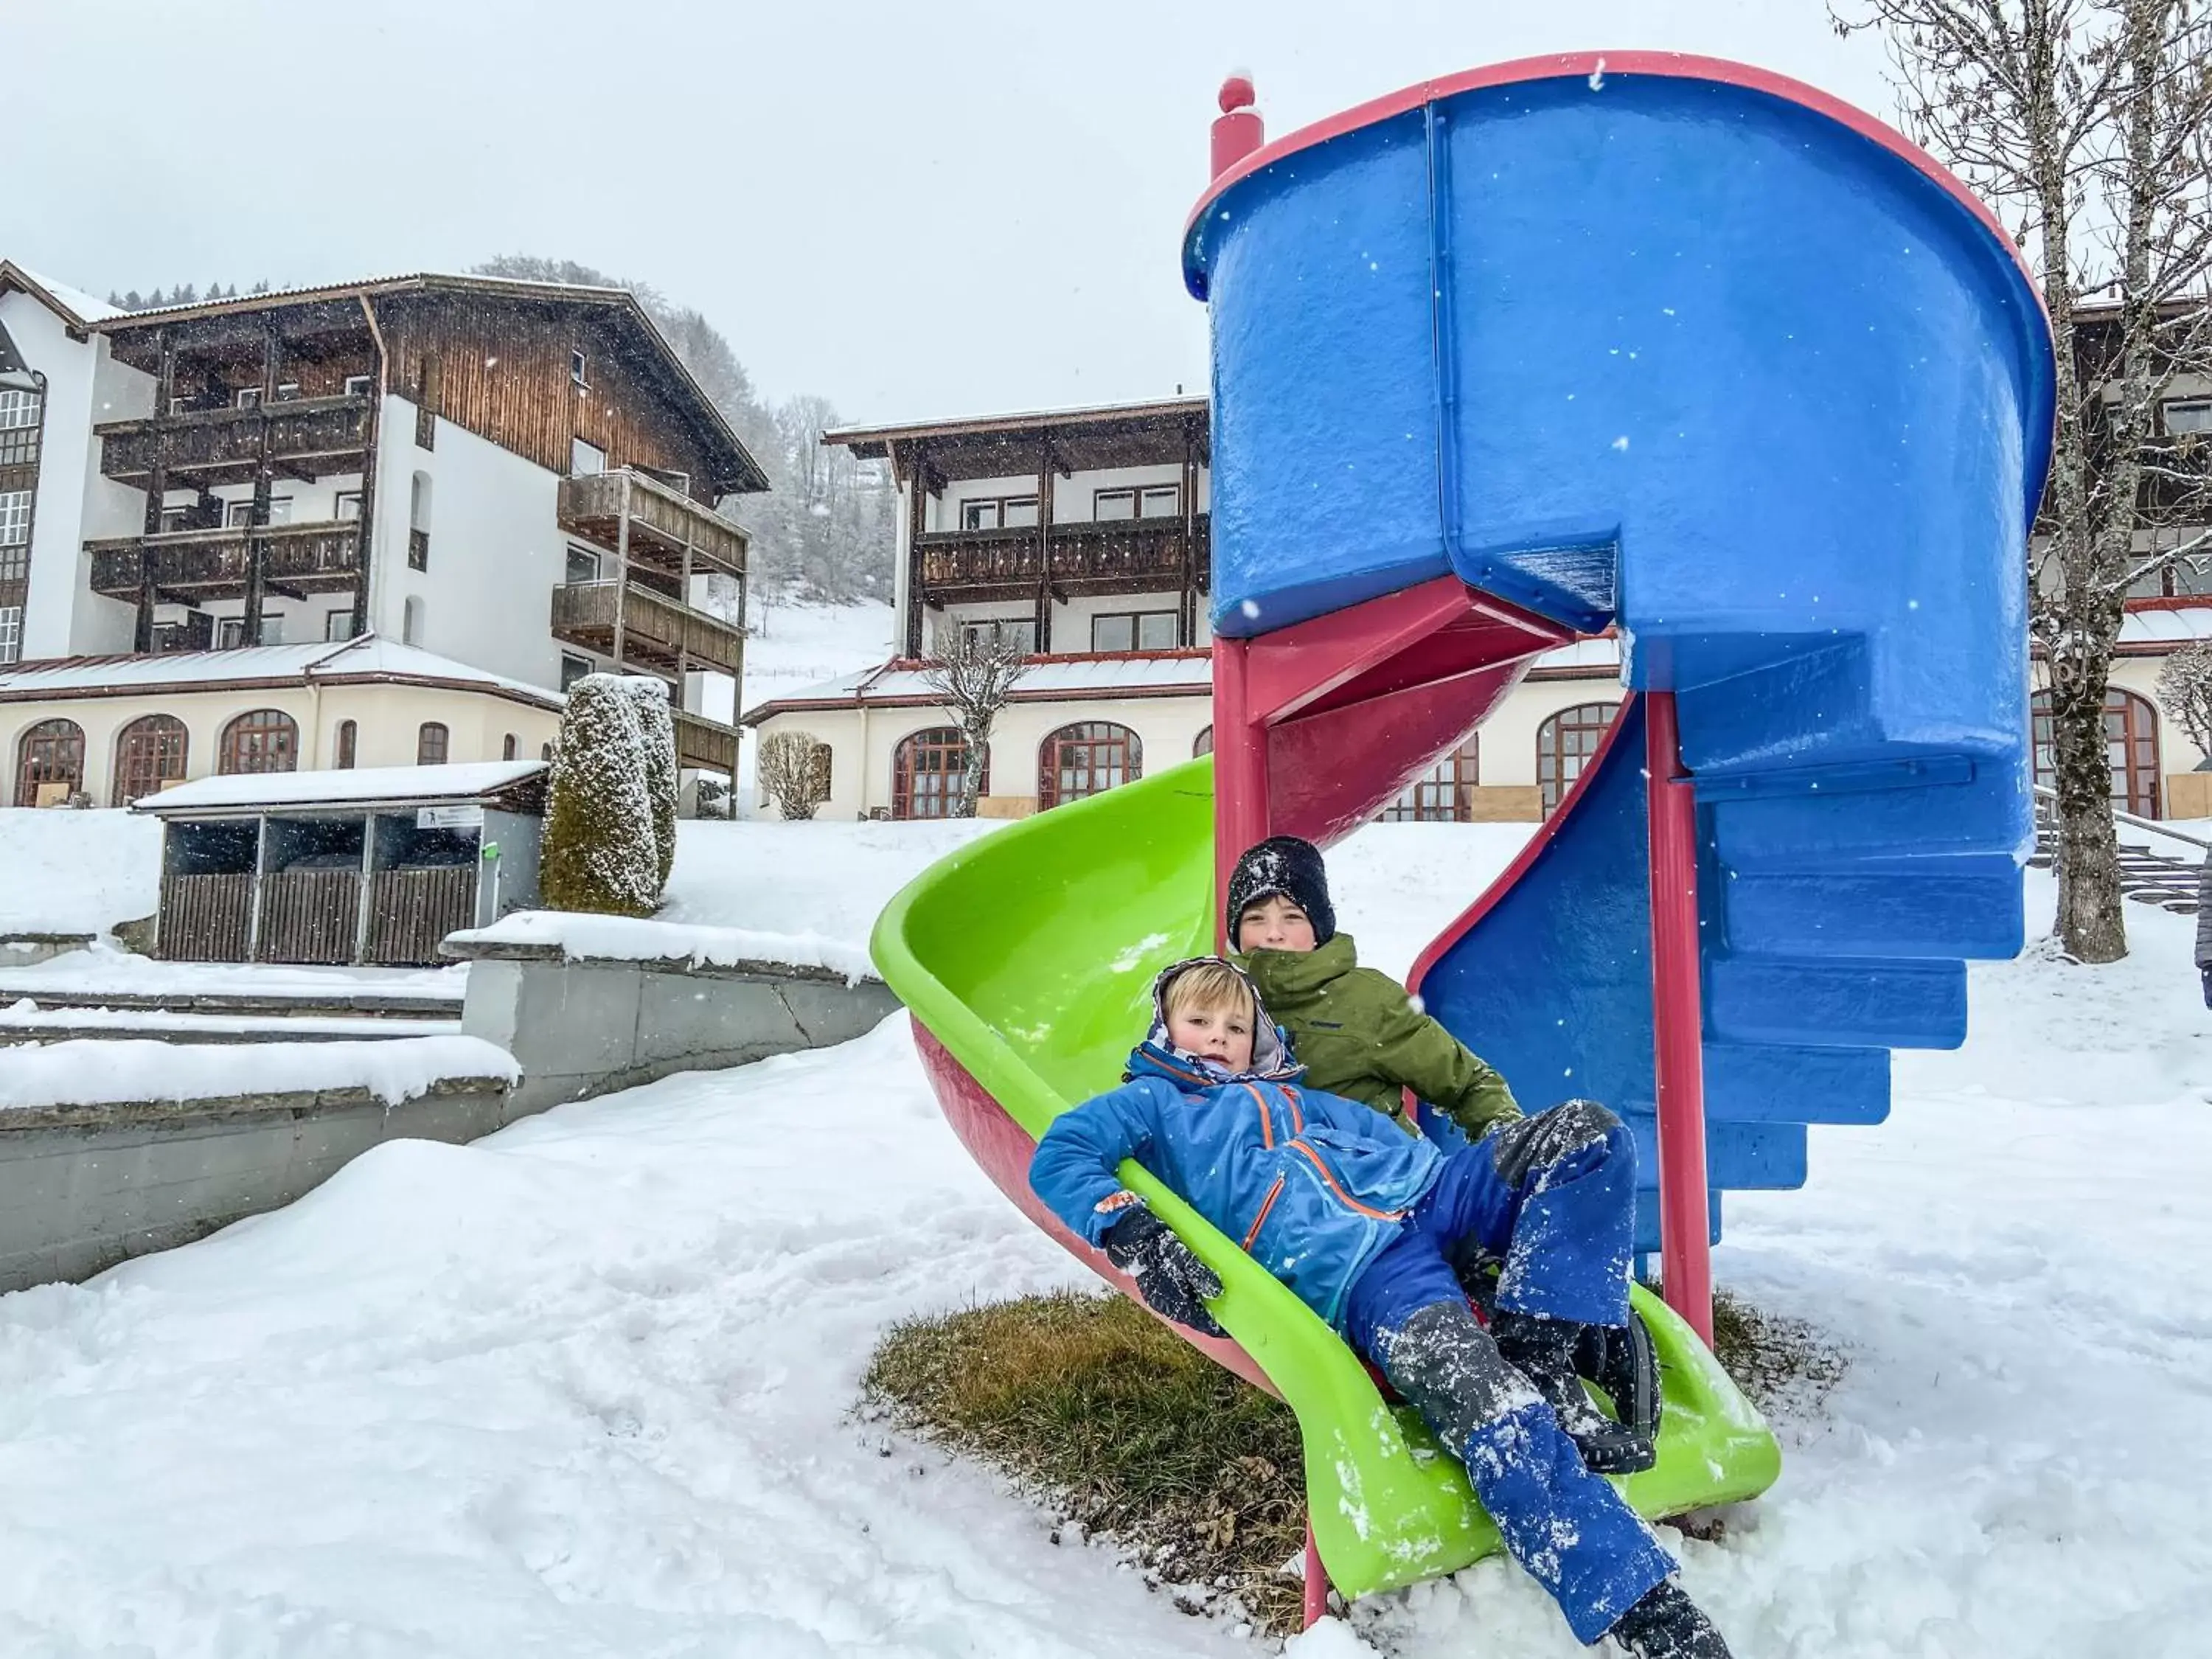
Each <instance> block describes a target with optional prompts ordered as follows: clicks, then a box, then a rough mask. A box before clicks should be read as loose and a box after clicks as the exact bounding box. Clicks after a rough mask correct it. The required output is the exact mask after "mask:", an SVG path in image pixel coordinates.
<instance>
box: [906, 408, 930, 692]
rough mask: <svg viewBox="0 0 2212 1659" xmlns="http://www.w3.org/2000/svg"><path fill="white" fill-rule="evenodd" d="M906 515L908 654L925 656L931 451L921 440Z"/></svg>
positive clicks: (913, 454) (914, 453) (912, 462)
mask: <svg viewBox="0 0 2212 1659" xmlns="http://www.w3.org/2000/svg"><path fill="white" fill-rule="evenodd" d="M907 471H908V481H907V514H906V524H907V532H906V562H907V575H906V654H907V655H908V656H909V657H919V656H920V655H921V606H922V591H921V538H922V526H924V525H926V524H927V522H928V516H927V515H928V502H927V491H928V489H929V450H928V447H927V445H925V444H924V443H923V442H922V441H921V439H919V438H917V439H915V441H914V447H913V448H912V450H911V451H910V452H909V454H908V461H907Z"/></svg>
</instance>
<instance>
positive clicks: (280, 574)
mask: <svg viewBox="0 0 2212 1659" xmlns="http://www.w3.org/2000/svg"><path fill="white" fill-rule="evenodd" d="M252 536H259V537H262V538H265V539H266V541H267V543H268V549H269V551H268V562H267V563H266V564H265V565H264V568H263V575H264V580H266V581H267V582H269V583H270V584H271V585H272V586H277V587H289V588H293V589H295V590H297V591H300V592H323V593H327V592H335V591H337V590H340V589H343V588H349V587H351V586H353V585H354V584H355V583H356V581H358V580H360V575H361V526H360V525H359V524H358V523H357V522H356V521H355V520H350V519H347V520H333V521H331V522H329V523H325V524H276V525H269V526H265V527H264V528H263V529H261V530H258V531H248V530H247V529H246V527H245V526H233V527H232V528H229V529H227V530H184V531H179V532H175V533H174V534H172V535H167V536H132V537H126V538H121V539H119V540H114V541H100V542H87V543H86V544H84V548H85V551H86V552H88V553H89V554H90V555H91V556H92V591H93V592H95V593H101V594H105V595H106V597H108V598H109V599H137V597H138V595H139V592H141V590H142V589H143V586H144V585H145V581H146V577H147V574H148V570H149V566H150V568H151V571H152V574H153V580H154V586H155V588H156V589H157V590H161V591H162V592H174V593H182V594H190V595H192V596H193V597H195V598H198V599H235V598H237V597H238V596H239V595H240V594H242V593H244V592H245V591H246V573H247V569H248V568H249V565H250V563H251V551H250V543H249V538H250V537H252Z"/></svg>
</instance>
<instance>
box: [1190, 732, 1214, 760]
mask: <svg viewBox="0 0 2212 1659" xmlns="http://www.w3.org/2000/svg"><path fill="white" fill-rule="evenodd" d="M1212 752H1213V728H1212V726H1207V727H1206V730H1204V731H1203V732H1200V733H1199V734H1198V736H1197V737H1195V738H1193V739H1192V740H1191V745H1190V757H1191V758H1192V759H1193V760H1196V759H1197V758H1198V757H1200V755H1210V754H1212Z"/></svg>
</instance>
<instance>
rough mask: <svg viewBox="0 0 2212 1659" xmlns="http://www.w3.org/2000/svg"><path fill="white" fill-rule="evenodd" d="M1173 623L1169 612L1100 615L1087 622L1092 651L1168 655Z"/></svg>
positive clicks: (1172, 644) (1171, 647)
mask: <svg viewBox="0 0 2212 1659" xmlns="http://www.w3.org/2000/svg"><path fill="white" fill-rule="evenodd" d="M1176 630H1177V621H1176V613H1175V612H1174V611H1102V612H1101V613H1100V614H1099V615H1097V616H1095V617H1092V618H1091V649H1092V650H1093V651H1172V650H1174V649H1175V648H1176Z"/></svg>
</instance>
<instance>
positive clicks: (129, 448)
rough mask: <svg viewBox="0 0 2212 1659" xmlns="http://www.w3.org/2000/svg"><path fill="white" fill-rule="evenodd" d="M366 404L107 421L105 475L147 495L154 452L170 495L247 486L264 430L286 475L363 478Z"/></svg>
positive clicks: (339, 402)
mask: <svg viewBox="0 0 2212 1659" xmlns="http://www.w3.org/2000/svg"><path fill="white" fill-rule="evenodd" d="M368 409H369V400H368V398H301V399H298V400H296V401H295V402H292V403H283V404H266V405H264V406H263V407H261V408H258V409H204V410H195V411H193V412H192V413H191V414H189V415H174V416H170V417H168V418H167V420H163V421H160V422H155V421H152V420H143V421H109V422H104V423H102V424H101V425H99V426H96V427H94V428H93V430H94V433H96V434H97V435H99V438H100V471H101V472H102V473H103V474H105V475H106V477H110V478H112V479H114V480H115V481H116V482H117V483H127V484H134V485H136V486H137V487H138V488H139V489H145V488H146V487H147V486H148V484H149V482H150V481H151V479H152V477H153V468H154V456H155V448H156V446H160V447H161V451H162V453H164V455H165V456H166V458H167V482H168V483H170V484H171V485H172V487H174V486H178V485H191V486H194V487H203V488H204V487H207V486H210V485H214V484H222V483H244V482H245V481H246V480H247V479H249V478H251V477H252V476H253V474H254V471H255V469H257V468H258V466H259V465H260V464H261V429H262V428H263V426H264V425H266V426H267V427H268V428H269V450H270V460H271V461H272V463H273V464H274V465H275V466H276V470H277V471H280V472H283V473H285V474H288V475H289V476H290V477H300V478H319V477H323V476H325V474H326V473H331V472H358V471H361V470H362V460H363V459H364V458H365V457H366V455H367V454H368V437H369V418H368Z"/></svg>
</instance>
